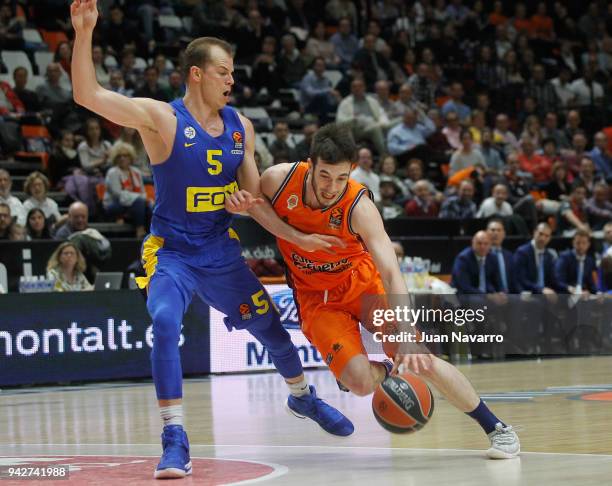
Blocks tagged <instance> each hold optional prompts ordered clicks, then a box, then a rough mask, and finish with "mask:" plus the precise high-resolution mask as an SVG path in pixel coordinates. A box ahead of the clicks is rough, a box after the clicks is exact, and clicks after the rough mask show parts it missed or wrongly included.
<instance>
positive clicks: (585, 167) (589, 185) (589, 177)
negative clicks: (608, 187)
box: [573, 156, 603, 197]
mask: <svg viewBox="0 0 612 486" xmlns="http://www.w3.org/2000/svg"><path fill="white" fill-rule="evenodd" d="M598 182H603V179H600V178H598V177H596V175H595V164H594V163H593V161H592V160H591V159H590V158H589V157H588V156H584V157H582V159H581V160H580V169H579V171H578V176H577V177H576V178H575V179H574V182H573V183H574V184H579V185H582V186H584V187H585V188H586V191H587V197H591V196H592V195H593V190H594V189H595V184H597V183H598Z"/></svg>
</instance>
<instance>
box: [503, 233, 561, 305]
mask: <svg viewBox="0 0 612 486" xmlns="http://www.w3.org/2000/svg"><path fill="white" fill-rule="evenodd" d="M551 235H552V230H551V229H550V226H548V224H546V223H540V224H538V225H537V226H536V229H535V230H534V232H533V239H532V240H531V241H530V242H528V243H525V244H524V245H521V246H519V247H518V248H517V249H516V252H515V253H514V264H513V266H514V275H515V282H516V291H517V292H523V291H529V292H532V293H534V294H544V295H555V294H556V292H555V290H554V289H553V287H554V266H555V259H556V258H557V255H556V252H555V251H554V250H552V249H549V248H547V246H548V243H549V242H550V238H551Z"/></svg>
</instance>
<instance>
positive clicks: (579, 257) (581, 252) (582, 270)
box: [555, 229, 597, 294]
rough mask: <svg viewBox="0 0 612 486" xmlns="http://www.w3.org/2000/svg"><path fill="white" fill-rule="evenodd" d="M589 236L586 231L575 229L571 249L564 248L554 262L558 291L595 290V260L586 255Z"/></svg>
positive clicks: (587, 291) (592, 291) (585, 291)
mask: <svg viewBox="0 0 612 486" xmlns="http://www.w3.org/2000/svg"><path fill="white" fill-rule="evenodd" d="M590 246H591V236H590V234H589V232H588V231H584V230H581V229H579V230H577V231H576V234H575V235H574V237H573V239H572V247H573V248H572V249H569V250H565V251H564V252H562V253H561V254H560V255H559V258H557V261H556V262H555V283H556V287H557V291H558V292H562V293H569V294H577V293H583V294H589V293H595V292H596V291H597V289H596V287H595V281H594V280H593V272H594V271H595V260H594V259H593V257H592V256H591V255H588V254H587V252H588V251H589V247H590Z"/></svg>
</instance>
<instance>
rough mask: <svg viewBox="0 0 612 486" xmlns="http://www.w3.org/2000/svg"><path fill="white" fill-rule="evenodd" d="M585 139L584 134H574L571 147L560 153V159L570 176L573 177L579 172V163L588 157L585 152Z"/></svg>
mask: <svg viewBox="0 0 612 486" xmlns="http://www.w3.org/2000/svg"><path fill="white" fill-rule="evenodd" d="M586 148H587V138H586V136H585V135H584V133H582V132H579V133H576V134H575V135H574V136H573V137H572V146H571V148H570V149H568V150H562V151H561V158H562V159H563V161H564V162H565V164H566V166H567V168H568V170H569V173H570V176H571V177H575V176H577V175H578V172H580V162H581V161H582V158H583V157H588V154H587V152H586Z"/></svg>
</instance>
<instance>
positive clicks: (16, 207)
mask: <svg viewBox="0 0 612 486" xmlns="http://www.w3.org/2000/svg"><path fill="white" fill-rule="evenodd" d="M12 185H13V182H12V180H11V175H10V174H9V172H8V170H6V169H0V203H2V204H6V205H7V206H8V207H9V208H10V210H11V211H10V212H11V217H12V218H13V219H15V220H16V222H17V223H18V224H21V225H23V224H25V221H26V210H25V209H24V208H23V204H22V203H21V201H20V200H19V199H18V198H16V197H15V196H13V195H12V194H11V187H12Z"/></svg>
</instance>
